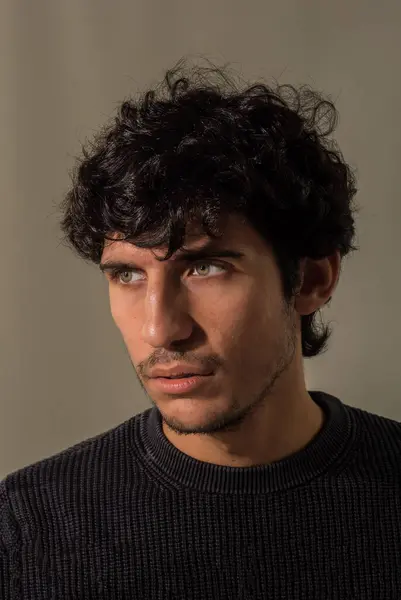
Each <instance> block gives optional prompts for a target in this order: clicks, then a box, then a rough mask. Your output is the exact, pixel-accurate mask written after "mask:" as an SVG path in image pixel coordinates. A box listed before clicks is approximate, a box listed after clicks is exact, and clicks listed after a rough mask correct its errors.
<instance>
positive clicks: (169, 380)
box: [149, 373, 213, 394]
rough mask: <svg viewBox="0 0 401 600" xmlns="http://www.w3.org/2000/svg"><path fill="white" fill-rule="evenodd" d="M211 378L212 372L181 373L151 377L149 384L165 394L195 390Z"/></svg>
mask: <svg viewBox="0 0 401 600" xmlns="http://www.w3.org/2000/svg"><path fill="white" fill-rule="evenodd" d="M212 378H213V373H208V374H204V375H200V374H199V373H182V374H180V375H173V376H171V377H153V378H152V379H150V381H149V384H150V385H151V387H152V388H154V389H155V390H159V391H161V392H164V393H166V394H183V393H188V392H190V391H191V392H192V391H195V390H196V389H197V388H198V387H200V386H202V385H203V384H204V385H206V383H207V382H208V381H209V382H210V380H211V379H212Z"/></svg>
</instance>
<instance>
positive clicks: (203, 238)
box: [102, 215, 270, 259]
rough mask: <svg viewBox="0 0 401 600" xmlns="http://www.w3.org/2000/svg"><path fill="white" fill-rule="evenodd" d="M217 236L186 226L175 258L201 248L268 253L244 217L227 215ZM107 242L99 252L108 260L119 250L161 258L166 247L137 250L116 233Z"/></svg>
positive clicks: (251, 253)
mask: <svg viewBox="0 0 401 600" xmlns="http://www.w3.org/2000/svg"><path fill="white" fill-rule="evenodd" d="M219 230H220V233H221V235H220V236H219V237H217V238H212V237H209V236H207V235H206V234H205V232H204V231H203V229H202V227H201V225H199V224H193V225H190V226H188V227H187V230H186V233H185V238H184V242H183V247H182V248H180V249H179V250H178V251H177V253H176V254H177V255H179V254H180V253H181V252H183V251H184V250H198V249H202V248H207V249H218V248H223V247H224V248H231V249H233V250H236V249H238V250H241V251H242V252H244V253H246V254H248V255H253V254H255V255H257V256H260V255H262V254H266V253H269V250H270V248H269V246H268V244H267V243H266V242H265V240H264V239H263V238H262V237H261V236H260V235H259V234H258V232H257V231H256V230H255V229H254V228H253V227H252V226H251V225H250V224H249V223H248V222H247V221H246V219H245V218H244V217H240V216H237V215H230V216H228V217H226V218H225V219H224V220H222V221H221V222H220V223H219ZM109 237H110V238H112V239H111V240H106V242H105V246H104V249H103V254H102V258H103V259H104V258H106V257H107V258H111V257H112V256H113V255H114V254H115V253H117V252H118V253H120V252H122V251H126V252H129V254H130V255H131V256H132V255H133V254H135V256H137V255H138V256H141V257H142V256H143V257H144V258H145V257H147V256H148V255H156V256H164V255H165V254H166V251H167V246H162V247H158V248H157V250H156V249H154V248H140V247H138V246H136V245H135V242H133V241H124V240H122V239H121V238H122V236H121V235H120V234H118V233H115V232H113V233H111V234H110V235H109Z"/></svg>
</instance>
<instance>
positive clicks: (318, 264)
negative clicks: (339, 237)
mask: <svg viewBox="0 0 401 600" xmlns="http://www.w3.org/2000/svg"><path fill="white" fill-rule="evenodd" d="M340 267H341V257H340V253H339V252H336V253H335V254H332V255H331V256H327V257H326V258H322V259H319V260H313V259H311V258H303V259H302V260H301V265H300V279H301V283H300V286H299V287H298V292H297V294H296V296H295V310H296V311H297V312H298V313H299V314H300V315H310V314H312V313H313V312H315V311H316V310H318V309H319V308H322V306H324V305H325V304H326V303H327V301H328V300H329V299H330V298H331V296H332V295H333V292H334V289H335V288H336V286H337V283H338V279H339V276H340Z"/></svg>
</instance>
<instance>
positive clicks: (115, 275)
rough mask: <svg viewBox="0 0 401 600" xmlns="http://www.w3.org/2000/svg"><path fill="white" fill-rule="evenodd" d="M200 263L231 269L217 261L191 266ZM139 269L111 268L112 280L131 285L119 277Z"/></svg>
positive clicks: (225, 269)
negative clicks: (121, 280) (120, 280)
mask: <svg viewBox="0 0 401 600" xmlns="http://www.w3.org/2000/svg"><path fill="white" fill-rule="evenodd" d="M199 265H210V266H213V267H221V268H222V269H224V271H226V272H227V271H228V270H229V269H230V265H228V264H227V263H219V262H217V261H209V260H206V261H205V260H202V261H199V262H197V263H194V264H193V265H192V267H191V270H193V269H195V268H196V267H197V266H199ZM137 270H138V271H139V269H111V270H110V271H109V276H110V280H111V281H112V282H113V283H121V285H123V286H129V285H131V284H129V283H122V282H119V281H118V279H119V277H120V275H121V273H135V272H136V271H137Z"/></svg>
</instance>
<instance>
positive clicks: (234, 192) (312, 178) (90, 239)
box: [61, 61, 357, 357]
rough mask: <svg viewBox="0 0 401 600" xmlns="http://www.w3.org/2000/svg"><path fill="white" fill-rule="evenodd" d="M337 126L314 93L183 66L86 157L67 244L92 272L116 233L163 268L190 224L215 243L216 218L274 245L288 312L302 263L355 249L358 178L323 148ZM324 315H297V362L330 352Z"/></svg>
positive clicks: (65, 225)
mask: <svg viewBox="0 0 401 600" xmlns="http://www.w3.org/2000/svg"><path fill="white" fill-rule="evenodd" d="M337 118H338V113H337V110H336V108H335V106H334V104H333V103H332V102H331V101H330V100H328V99H326V98H324V97H323V96H322V95H321V94H320V93H318V92H316V91H313V90H312V89H311V88H310V87H309V86H301V87H299V88H298V89H296V88H295V87H294V86H291V85H279V84H274V86H268V85H267V84H265V83H256V84H253V85H245V86H242V87H240V86H239V85H238V84H237V83H235V82H234V79H233V78H231V77H229V76H228V74H227V72H226V67H220V68H218V67H192V68H191V69H190V71H189V72H186V71H185V69H184V66H183V62H182V61H180V63H178V65H177V66H176V67H174V68H173V69H171V70H169V71H167V73H166V75H165V77H164V79H163V81H162V82H161V83H160V84H159V85H158V86H156V89H151V90H149V91H147V92H145V93H144V94H143V95H140V96H139V97H138V99H137V100H134V99H130V100H127V101H124V102H123V103H122V104H121V105H120V107H119V110H118V114H117V116H116V117H115V119H114V120H113V122H112V123H111V124H109V125H106V127H105V128H104V129H102V130H101V131H100V133H99V134H98V135H97V136H96V137H95V139H94V141H92V142H90V143H89V144H88V145H87V147H85V146H84V148H83V155H82V157H81V158H80V159H79V161H78V163H77V165H76V168H75V171H74V172H73V186H72V188H71V190H70V191H69V192H68V194H67V195H66V196H65V198H63V201H62V203H61V210H62V212H63V216H62V221H61V230H62V232H63V234H64V238H63V241H66V242H67V244H68V245H70V246H72V247H73V249H75V251H76V252H77V253H78V254H79V255H80V256H81V257H83V258H84V259H85V260H89V261H91V262H94V263H99V262H100V259H101V255H102V251H103V247H104V243H105V240H106V239H112V238H111V236H112V235H113V234H114V235H116V234H118V237H119V238H120V239H124V240H128V241H131V242H133V243H135V245H137V246H138V247H141V248H157V247H159V246H165V247H167V248H168V251H167V253H166V255H165V256H164V257H161V258H160V260H167V259H168V258H170V257H171V256H172V255H173V254H174V253H175V252H176V251H177V250H178V249H179V248H180V247H181V246H182V244H183V243H184V238H185V232H186V227H187V226H188V224H189V223H197V224H201V227H202V230H203V231H204V232H205V233H206V234H207V235H208V236H210V237H218V236H219V235H221V231H220V229H219V221H220V217H224V216H225V215H229V214H234V213H235V214H238V215H242V216H243V217H244V216H245V218H246V220H247V222H248V223H249V224H250V225H251V226H253V227H254V229H255V230H257V231H258V232H259V233H260V234H261V235H262V236H263V238H264V239H265V240H266V241H268V243H269V244H270V245H271V247H272V249H273V252H274V255H275V258H276V260H277V263H278V266H279V268H280V272H281V276H282V282H283V290H284V297H285V299H286V301H288V302H289V301H290V300H291V298H292V297H293V296H294V293H295V292H296V287H297V285H298V282H299V263H300V259H301V258H303V257H310V258H312V259H319V258H324V257H326V256H330V255H331V254H333V253H334V252H336V251H339V252H340V255H341V258H342V257H344V256H345V255H346V254H348V253H349V252H350V251H352V250H355V249H357V248H356V246H354V245H353V238H354V235H355V228H354V216H353V213H354V212H355V211H356V210H357V209H356V207H354V206H353V204H352V200H353V197H354V195H355V193H356V187H355V177H354V175H353V173H352V170H351V168H350V167H349V166H348V165H347V164H346V163H345V162H344V160H343V157H342V154H341V152H340V150H339V149H338V147H337V145H336V143H335V142H334V141H333V140H331V139H330V137H329V136H330V135H331V133H332V132H333V130H334V129H335V127H336V124H337ZM319 312H320V311H316V312H315V313H312V314H310V315H306V316H302V321H301V323H302V325H301V330H302V331H301V333H302V354H303V356H304V357H312V356H316V355H317V354H319V353H321V352H322V351H323V350H325V349H326V347H327V340H328V338H329V336H330V334H331V328H330V327H329V326H328V325H324V324H323V323H321V324H320V326H318V324H317V322H316V316H321V315H317V313H319Z"/></svg>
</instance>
